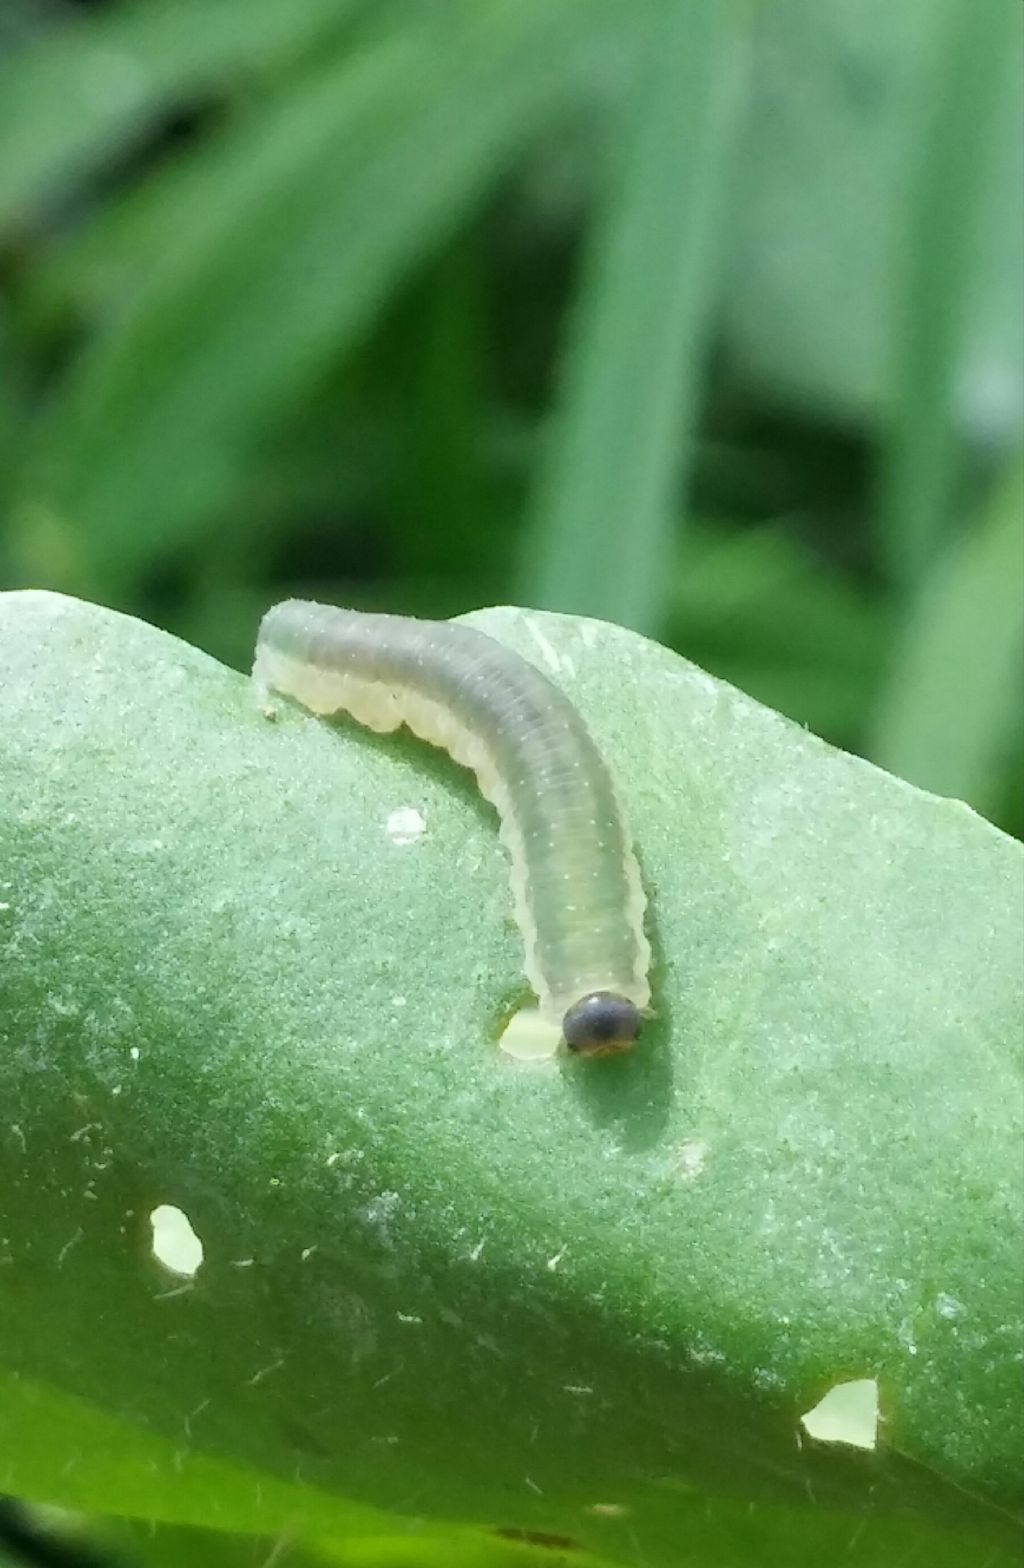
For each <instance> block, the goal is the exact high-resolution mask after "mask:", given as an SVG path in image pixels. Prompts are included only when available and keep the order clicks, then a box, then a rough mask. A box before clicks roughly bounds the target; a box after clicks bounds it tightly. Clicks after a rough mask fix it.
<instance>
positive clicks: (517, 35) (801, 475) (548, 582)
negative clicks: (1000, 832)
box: [0, 0, 1024, 833]
mask: <svg viewBox="0 0 1024 1568" xmlns="http://www.w3.org/2000/svg"><path fill="white" fill-rule="evenodd" d="M1022 98H1024V9H1022V7H1021V6H1020V4H1019V0H900V3H899V4H896V5H894V4H893V3H892V0H770V3H769V0H764V3H761V4H757V3H755V0H750V3H744V4H734V3H732V0H417V3H416V4H408V3H406V4H402V3H398V0H394V3H390V0H135V3H133V4H124V3H115V0H96V3H93V4H77V5H76V4H72V3H69V0H65V3H57V0H0V285H2V301H0V348H2V359H0V586H3V587H5V588H15V587H23V586H37V587H49V588H56V589H60V590H63V591H67V592H71V593H77V594H80V595H82V596H85V597H88V598H94V599H96V600H99V601H102V602H104V603H107V604H112V605H115V606H118V607H121V608H124V609H126V610H130V611H132V612H134V613H137V614H139V615H141V616H143V617H144V618H146V619H149V620H152V621H154V622H156V623H157V624H159V625H162V626H165V627H167V628H169V629H171V630H173V631H175V632H177V633H180V634H181V635H182V636H184V637H186V638H188V639H189V640H191V641H193V642H195V643H197V644H199V645H200V646H202V647H204V648H206V649H208V650H209V651H210V652H211V653H213V654H215V655H217V656H218V657H219V658H222V659H224V660H226V661H228V662H229V663H232V664H235V665H237V666H238V667H245V665H246V664H247V661H248V659H249V655H250V650H251V647H252V643H253V639H254V634H255V629H256V625H257V622H258V619H259V616H260V615H261V614H262V612H263V610H264V609H265V608H266V606H267V605H268V604H269V603H271V602H272V601H273V600H275V599H277V598H281V597H283V596H287V595H292V594H296V595H302V596H309V597H316V598H321V599H326V600H334V601H337V602H339V603H342V604H345V605H350V606H354V607H358V608H367V609H370V608H373V609H389V610H395V611H402V612H410V613H417V614H425V615H433V616H448V615H454V614H457V613H459V612H461V611H464V610H468V609H470V608H473V607H476V606H479V605H484V604H493V603H504V602H509V601H515V602H520V603H527V604H533V605H540V606H545V607H550V608H558V609H566V610H571V611H576V612H580V613H590V614H595V615H599V616H604V617H607V618H610V619H613V620H617V621H621V622H623V623H624V624H627V625H631V626H634V627H636V628H637V629H639V630H641V631H643V632H645V633H648V634H649V635H651V636H653V637H656V638H658V639H660V640H662V641H665V642H667V643H669V644H670V645H671V646H673V647H675V648H677V649H678V650H679V651H680V652H681V653H683V654H685V655H686V656H687V657H689V658H691V659H693V660H695V661H697V662H698V663H699V664H701V665H703V666H704V667H705V668H707V669H708V670H710V671H712V672H714V673H715V674H717V675H721V676H723V677H725V678H726V679H728V680H730V681H733V682H735V683H736V684H737V685H739V686H741V687H743V688H744V689H745V690H747V691H749V692H751V693H752V694H753V695H755V696H756V697H758V698H760V699H762V700H763V701H765V702H767V703H769V704H771V705H773V706H774V707H776V708H778V709H780V710H781V711H782V712H783V713H786V714H788V715H789V716H791V717H792V718H793V719H795V720H797V721H798V722H800V723H801V724H806V725H808V726H809V727H810V728H811V729H813V730H815V731H817V732H818V733H820V734H821V735H823V736H825V737H826V738H827V739H829V740H830V741H833V742H835V743H837V744H839V745H841V746H844V747H846V748H849V749H853V750H857V751H860V752H862V753H864V754H865V755H867V756H869V757H872V758H873V759H875V760H876V761H878V762H880V763H882V764H883V765H885V766H887V767H890V768H892V769H893V770H894V771H896V772H899V773H902V774H903V775H905V776H906V777H907V778H909V779H911V780H913V781H914V782H916V783H920V784H923V785H925V786H927V787H929V788H932V789H935V790H937V791H939V792H942V793H948V794H953V795H959V796H962V797H964V798H966V799H968V800H969V801H971V803H972V804H974V805H975V806H976V807H977V808H978V809H979V810H981V811H982V812H984V813H986V814H987V815H989V816H990V817H992V818H993V819H994V820H995V821H997V822H998V823H1000V824H1001V825H1002V826H1004V827H1006V828H1009V829H1010V830H1012V831H1014V832H1017V833H1020V832H1021V831H1022V828H1024V791H1022V787H1021V782H1020V781H1021V751H1022V740H1021V727H1020V697H1021V693H1020V684H1021V651H1022V644H1024V523H1022V513H1024V492H1022V466H1021V443H1022V404H1024V390H1022V359H1024V327H1022V315H1024V305H1022V289H1024V285H1022V269H1024V260H1022V244H1024V241H1022V224H1021V191H1022V179H1024V137H1022V134H1021V130H1022V120H1024V103H1022Z"/></svg>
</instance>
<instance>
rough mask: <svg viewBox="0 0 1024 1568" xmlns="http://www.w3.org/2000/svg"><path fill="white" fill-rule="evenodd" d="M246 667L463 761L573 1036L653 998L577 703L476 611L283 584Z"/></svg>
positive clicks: (631, 885)
mask: <svg viewBox="0 0 1024 1568" xmlns="http://www.w3.org/2000/svg"><path fill="white" fill-rule="evenodd" d="M253 680H254V683H255V686H256V689H257V691H258V692H259V694H260V697H261V700H263V699H265V698H266V697H267V695H269V693H271V692H277V693H279V694H281V695H283V696H285V697H290V698H292V699H294V700H295V701H296V702H298V703H300V704H301V705H302V706H303V707H304V708H306V709H308V710H309V711H310V712H312V713H315V714H320V715H323V716H328V715H336V714H339V713H344V714H348V715H349V716H350V717H351V718H353V719H354V720H356V721H357V722H358V723H359V724H363V725H365V726H367V728H369V729H372V730H376V731H378V732H381V733H386V732H389V731H392V730H397V729H398V728H399V727H400V726H401V725H403V724H404V725H406V726H407V727H408V729H410V730H411V731H412V732H413V734H414V735H417V736H419V737H420V739H422V740H424V741H427V742H429V743H430V744H431V745H434V746H439V747H442V748H443V749H444V750H445V751H447V752H448V753H449V754H450V755H451V757H452V758H453V759H454V760H455V761H456V762H457V763H459V764H461V765H462V766H463V767H466V768H469V769H471V771H472V772H473V773H474V774H475V775H476V779H477V783H478V785H479V788H480V791H481V793H482V794H483V796H484V797H485V799H487V800H488V801H490V802H491V804H492V805H493V806H494V807H495V809H496V810H497V813H498V817H499V819H500V824H501V827H500V836H501V840H502V843H503V844H504V846H505V848H506V850H507V851H508V855H509V858H510V860H511V866H512V872H511V880H512V893H513V899H514V905H515V916H516V923H517V925H518V926H519V929H520V931H521V933H522V937H523V943H524V947H525V970H526V976H527V979H528V980H529V982H530V984H531V986H532V987H533V989H534V991H535V992H536V994H537V999H538V1002H539V1005H540V1011H541V1014H542V1015H543V1016H544V1017H545V1018H546V1019H548V1020H550V1021H551V1022H553V1023H555V1024H557V1025H559V1026H560V1028H561V1033H562V1038H563V1039H564V1041H565V1044H566V1046H567V1047H568V1049H569V1050H570V1051H573V1052H577V1053H579V1054H581V1055H601V1054H605V1053H611V1052H616V1051H622V1050H626V1049H628V1048H629V1047H630V1046H631V1045H632V1044H633V1042H634V1041H635V1040H636V1038H637V1036H638V1034H639V1033H640V1030H641V1027H642V1023H643V1020H644V1017H645V1015H646V1012H647V1010H648V1004H649V1001H650V985H649V982H648V968H649V965H650V957H651V950H650V945H649V943H648V941H647V937H646V935H645V933H644V910H645V906H646V899H645V896H644V890H643V886H642V884H641V880H640V870H639V867H638V865H637V861H636V856H635V854H634V852H633V848H632V844H631V841H630V838H629V834H628V832H627V830H626V825H625V820H624V817H623V813H622V809H621V806H620V803H619V798H618V795H617V792H616V789H615V785H614V782H613V780H612V777H611V774H610V773H609V771H608V768H607V766H606V764H605V761H604V758H603V757H602V756H601V754H600V752H599V751H598V748H597V746H596V744H595V742H594V740H593V738H592V736H591V734H590V732H589V730H588V729H587V726H586V724H585V723H584V721H583V718H582V717H581V715H580V714H579V712H578V711H577V709H576V708H575V707H574V706H573V704H572V703H571V702H570V700H569V698H568V697H567V696H566V695H565V693H564V692H563V691H561V690H560V688H559V687H557V686H556V685H555V684H554V682H553V681H551V680H549V679H548V678H547V676H545V675H544V674H542V672H541V671H540V670H538V669H537V668H535V666H534V665H532V664H531V663H530V662H529V661H528V660H526V659H524V658H521V657H520V655H519V654H517V653H514V652H512V651H511V650H510V649H508V648H505V647H504V646H503V645H502V644H501V643H499V642H496V641H495V640H494V638H492V637H488V636H487V635H486V634H485V633H484V632H480V631H477V630H475V629H474V628H473V627H469V626H462V625H458V624H456V623H453V622H449V621H427V620H416V619H413V618H411V617H406V616H400V615H365V614H361V613H359V612H357V611H354V610H343V609H335V608H333V607H330V606H327V605H321V604H313V603H310V602H307V601H303V600H297V599H292V600H287V601H285V602H284V603H283V604H278V605H275V606H274V607H273V608H272V609H270V610H269V611H268V612H267V614H266V615H265V616H264V618H263V621H262V622H261V624H260V629H259V634H258V637H257V641H256V655H255V662H254V665H253Z"/></svg>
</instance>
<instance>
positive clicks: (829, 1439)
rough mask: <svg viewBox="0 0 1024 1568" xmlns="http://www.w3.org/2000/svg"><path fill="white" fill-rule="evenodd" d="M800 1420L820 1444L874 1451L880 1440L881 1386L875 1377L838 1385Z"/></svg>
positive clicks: (856, 1379) (857, 1379)
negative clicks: (879, 1401)
mask: <svg viewBox="0 0 1024 1568" xmlns="http://www.w3.org/2000/svg"><path fill="white" fill-rule="evenodd" d="M800 1420H801V1422H802V1423H803V1426H804V1428H805V1430H806V1431H807V1432H808V1433H809V1434H810V1436H811V1437H814V1438H817V1440H818V1442H819V1443H847V1444H848V1445H849V1446H850V1447H851V1448H874V1446H875V1443H876V1442H877V1440H878V1384H877V1383H876V1381H875V1379H874V1378H873V1377H862V1378H855V1379H854V1380H853V1381H852V1382H850V1383H837V1384H836V1385H835V1387H834V1388H830V1389H829V1391H828V1393H827V1394H826V1395H825V1397H824V1399H819V1401H818V1403H817V1404H816V1405H815V1406H814V1409H813V1410H808V1411H807V1412H806V1414H805V1415H802V1416H801V1417H800Z"/></svg>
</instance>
